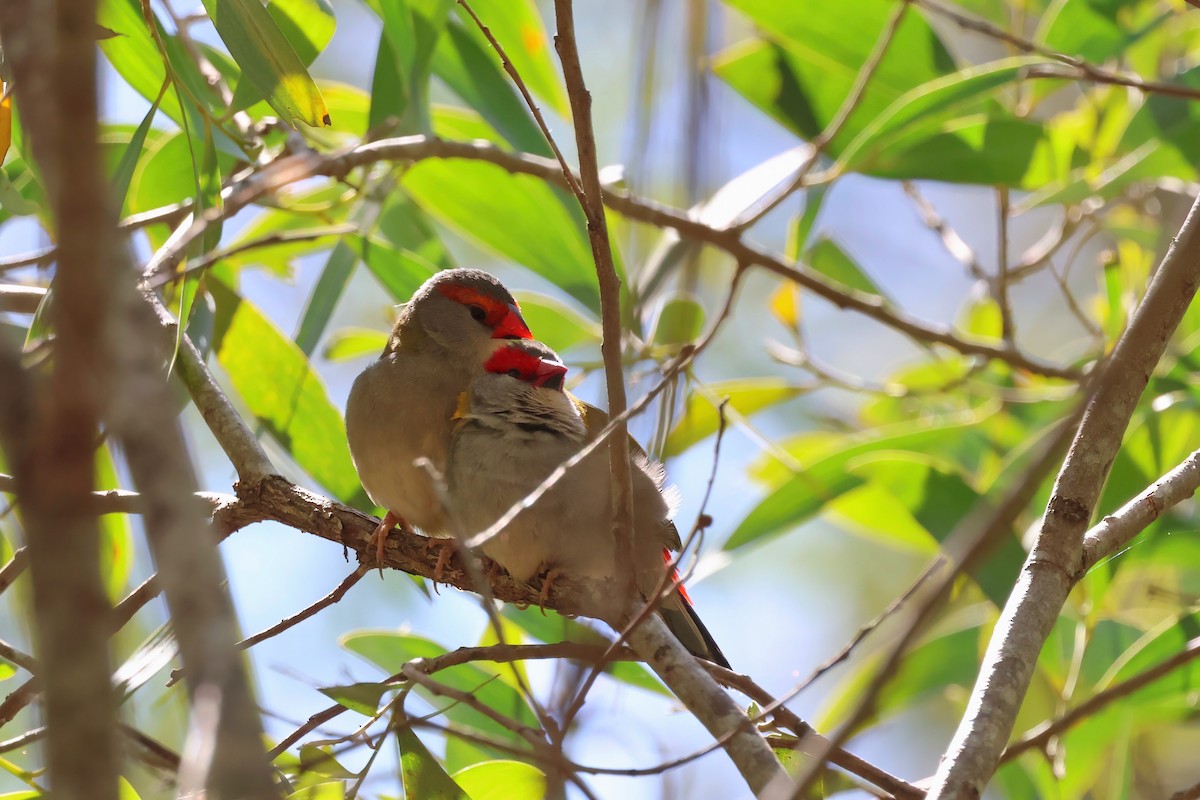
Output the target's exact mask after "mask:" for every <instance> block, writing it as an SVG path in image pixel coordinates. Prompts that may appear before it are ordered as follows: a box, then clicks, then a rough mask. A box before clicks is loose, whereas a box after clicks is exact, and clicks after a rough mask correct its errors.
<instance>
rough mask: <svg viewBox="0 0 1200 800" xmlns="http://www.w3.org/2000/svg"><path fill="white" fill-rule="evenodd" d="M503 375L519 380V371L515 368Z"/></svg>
mask: <svg viewBox="0 0 1200 800" xmlns="http://www.w3.org/2000/svg"><path fill="white" fill-rule="evenodd" d="M504 374H505V375H507V376H508V377H510V378H517V379H518V380H519V379H520V377H521V370H519V369H517V368H516V367H513V368H512V369H510V370H509V371H508V372H506V373H504Z"/></svg>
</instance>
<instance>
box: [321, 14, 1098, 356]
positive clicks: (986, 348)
mask: <svg viewBox="0 0 1200 800" xmlns="http://www.w3.org/2000/svg"><path fill="white" fill-rule="evenodd" d="M915 1H916V0H913V2H915ZM427 158H466V159H474V160H480V161H486V162H488V163H490V164H495V165H496V166H498V167H501V168H502V169H504V170H506V171H508V172H512V173H514V174H521V175H532V176H534V177H539V178H541V179H543V180H546V181H549V182H553V183H563V182H564V179H563V177H562V175H561V174H560V173H561V170H560V168H559V166H558V164H557V163H556V162H554V161H551V160H549V159H545V158H541V157H539V156H533V155H528V154H520V153H511V152H508V151H505V150H501V149H500V148H498V147H495V146H493V145H490V144H485V143H478V142H453V141H446V140H441V139H431V138H427V137H424V136H408V137H403V138H399V139H381V140H379V141H375V142H370V143H368V144H364V145H360V146H359V147H356V148H354V149H353V150H350V151H348V152H346V153H344V154H341V155H331V156H328V157H327V158H326V162H325V164H324V165H322V166H319V167H315V168H314V169H315V170H316V174H322V175H338V174H345V172H346V171H348V170H350V169H353V168H354V167H359V166H363V165H366V164H371V163H375V162H377V161H381V160H411V161H419V160H423V159H427ZM604 202H605V205H607V206H608V207H609V208H611V209H612V210H614V211H616V212H618V213H620V214H623V215H625V216H627V217H629V218H630V219H635V220H637V221H639V222H644V223H646V224H649V225H653V226H655V227H659V228H670V229H674V230H676V231H677V232H678V233H679V234H680V235H681V236H683V237H685V238H689V239H692V240H694V241H697V242H701V243H703V244H707V245H710V246H712V247H716V248H718V249H720V250H723V251H725V252H726V253H728V254H729V255H731V256H733V258H734V259H735V260H736V261H737V262H738V263H741V264H744V265H747V266H756V267H760V268H762V269H765V270H767V271H768V272H773V273H775V274H776V275H779V276H780V277H783V278H786V279H788V280H791V281H794V282H795V283H797V284H799V285H800V286H802V287H804V288H805V289H808V290H809V291H810V292H812V293H813V294H814V295H817V296H818V297H821V298H822V299H824V300H826V301H828V302H829V303H831V304H833V305H834V306H836V307H838V308H841V309H846V310H851V311H855V312H857V313H860V314H863V315H864V316H867V317H869V318H871V319H874V320H876V321H877V322H880V323H881V324H883V325H885V326H886V327H889V328H891V329H893V330H896V331H898V332H900V333H902V334H904V335H906V336H908V337H910V338H912V339H913V340H915V341H918V342H922V343H925V344H941V345H945V346H946V347H949V348H951V349H952V350H957V351H958V352H960V353H963V354H964V355H978V356H983V357H985V358H990V359H996V360H999V361H1003V362H1005V363H1008V364H1011V365H1012V366H1014V367H1016V368H1018V369H1022V370H1026V371H1028V372H1031V373H1033V374H1036V375H1044V376H1047V377H1054V378H1066V379H1068V380H1079V379H1080V378H1081V377H1082V376H1083V373H1082V371H1081V370H1079V369H1076V368H1072V367H1061V366H1057V365H1052V364H1046V363H1043V362H1041V361H1038V360H1036V359H1033V358H1030V357H1028V356H1026V355H1024V354H1023V353H1021V352H1020V351H1018V350H1013V349H1011V348H1008V347H999V346H996V345H994V344H990V343H987V342H980V341H975V340H971V339H964V338H962V337H959V336H957V335H955V334H954V333H953V332H952V331H950V330H949V329H947V328H945V327H943V326H937V325H931V324H929V323H926V322H923V321H921V320H918V319H916V318H915V317H912V316H910V315H909V314H907V313H905V312H904V311H901V310H900V309H897V308H895V307H893V306H892V305H891V304H890V303H888V302H887V301H885V300H883V299H882V298H880V297H878V296H875V295H868V294H864V293H862V292H857V291H853V290H848V289H846V288H845V287H843V286H842V285H841V284H837V283H834V282H833V281H831V280H829V279H828V278H826V277H825V276H823V275H821V274H819V273H817V272H816V271H814V270H812V269H810V268H808V267H805V266H803V265H801V264H792V263H788V262H787V261H785V260H784V259H782V258H780V257H778V256H776V255H773V254H772V253H770V252H768V251H766V250H763V249H762V248H760V247H758V246H757V245H754V244H751V243H749V242H747V241H746V240H745V238H744V237H743V236H742V234H741V233H740V232H738V231H734V230H725V229H720V228H713V227H711V226H709V225H706V224H705V223H703V222H700V221H698V220H697V219H695V218H694V216H693V215H690V214H688V213H687V212H686V211H681V210H679V209H675V208H671V207H669V206H664V205H661V204H659V203H656V202H655V201H653V200H648V199H645V198H639V197H635V196H633V195H631V194H629V193H628V192H624V191H619V190H615V189H605V190H604Z"/></svg>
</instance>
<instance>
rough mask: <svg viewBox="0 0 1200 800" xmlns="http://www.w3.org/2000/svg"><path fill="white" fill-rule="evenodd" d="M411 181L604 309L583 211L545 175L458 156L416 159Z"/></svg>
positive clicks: (450, 219) (478, 231)
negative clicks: (520, 172) (567, 201)
mask: <svg viewBox="0 0 1200 800" xmlns="http://www.w3.org/2000/svg"><path fill="white" fill-rule="evenodd" d="M404 187H405V189H407V190H408V192H409V193H410V194H411V195H412V197H413V198H414V199H415V200H416V201H417V202H418V203H419V204H420V205H421V207H422V208H424V209H425V210H426V211H428V212H429V213H430V214H432V215H433V216H434V217H436V218H438V219H440V220H441V221H442V222H444V223H445V224H446V225H448V226H450V227H452V228H454V229H456V230H457V231H459V232H460V233H461V234H463V236H465V237H467V238H469V239H471V240H473V241H475V242H477V243H478V244H479V245H480V246H482V247H484V248H486V249H488V250H491V251H493V252H496V253H498V254H499V255H501V256H503V257H505V258H509V259H512V260H513V261H516V262H517V263H519V264H523V265H524V266H526V267H528V268H529V269H531V270H533V271H534V272H536V273H538V274H539V275H541V276H542V277H544V278H546V279H547V280H549V281H551V282H552V283H554V284H555V285H556V286H558V287H559V288H560V289H562V290H563V291H565V292H567V294H569V295H571V296H572V297H574V298H575V299H576V300H579V301H580V302H581V303H583V304H584V306H586V307H587V308H588V309H590V310H592V311H593V312H598V311H599V308H600V296H599V290H598V288H597V286H596V274H595V268H594V266H593V263H592V250H591V246H590V245H589V244H588V238H587V229H586V226H585V225H584V222H583V218H582V212H580V211H579V210H578V207H577V206H575V207H574V208H573V209H572V210H568V207H567V206H565V205H564V204H563V202H562V200H561V199H560V196H559V195H558V194H556V193H555V192H554V191H553V190H552V189H551V188H550V187H548V186H547V185H546V184H545V182H543V181H541V180H538V179H537V178H533V177H530V176H528V175H513V174H512V173H509V172H507V171H506V170H503V169H501V168H500V167H497V166H495V165H494V164H488V163H485V162H481V161H466V160H461V159H459V160H455V159H450V160H428V161H422V162H420V163H418V164H414V165H413V167H412V169H411V170H409V172H408V173H407V174H406V175H405V177H404ZM572 202H573V201H572Z"/></svg>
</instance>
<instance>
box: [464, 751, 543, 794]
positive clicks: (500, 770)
mask: <svg viewBox="0 0 1200 800" xmlns="http://www.w3.org/2000/svg"><path fill="white" fill-rule="evenodd" d="M454 781H455V783H457V784H458V785H459V786H460V787H462V788H463V789H464V790H465V791H466V793H467V794H468V795H469V796H470V798H471V800H542V798H543V797H545V796H546V773H544V772H542V771H541V770H540V769H538V768H537V767H535V766H533V765H532V764H526V763H525V762H523V761H485V762H483V763H482V764H474V765H472V766H469V767H467V768H466V769H460V770H459V771H458V772H456V773H454Z"/></svg>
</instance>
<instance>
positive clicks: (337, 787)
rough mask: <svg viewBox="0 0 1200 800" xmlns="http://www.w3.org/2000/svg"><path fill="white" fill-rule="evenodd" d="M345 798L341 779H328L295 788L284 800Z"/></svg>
mask: <svg viewBox="0 0 1200 800" xmlns="http://www.w3.org/2000/svg"><path fill="white" fill-rule="evenodd" d="M345 798H346V785H345V784H344V783H342V782H341V781H330V782H327V783H318V784H314V785H312V786H305V787H304V788H302V789H297V790H296V791H294V792H292V793H291V794H289V795H288V796H287V797H286V798H284V800H345Z"/></svg>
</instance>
